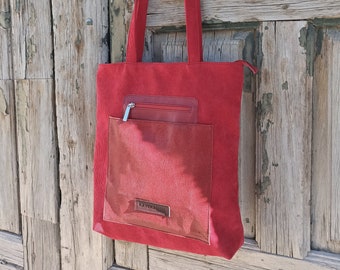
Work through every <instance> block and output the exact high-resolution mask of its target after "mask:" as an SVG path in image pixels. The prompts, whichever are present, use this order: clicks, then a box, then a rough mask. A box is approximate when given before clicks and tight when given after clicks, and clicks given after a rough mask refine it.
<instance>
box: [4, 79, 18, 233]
mask: <svg viewBox="0 0 340 270" xmlns="http://www.w3.org/2000/svg"><path fill="white" fill-rule="evenodd" d="M14 103H15V102H14V87H13V81H12V80H0V153H1V154H0V186H1V188H0V230H6V231H10V232H14V233H17V234H18V233H20V232H21V229H20V215H19V201H18V198H19V194H18V192H19V187H18V186H19V185H18V174H17V163H16V160H17V154H16V132H15V104H14Z"/></svg>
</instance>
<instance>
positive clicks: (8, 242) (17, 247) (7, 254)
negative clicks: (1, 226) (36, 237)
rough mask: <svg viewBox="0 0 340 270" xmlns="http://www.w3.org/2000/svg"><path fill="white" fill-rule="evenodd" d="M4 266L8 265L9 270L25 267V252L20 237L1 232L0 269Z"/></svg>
mask: <svg viewBox="0 0 340 270" xmlns="http://www.w3.org/2000/svg"><path fill="white" fill-rule="evenodd" d="M3 265H4V266H6V265H7V266H8V267H9V269H18V268H20V267H21V268H23V267H24V250H23V245H22V238H21V236H20V235H16V234H12V233H8V232H3V231H0V269H2V266H3ZM10 267H11V268H10Z"/></svg>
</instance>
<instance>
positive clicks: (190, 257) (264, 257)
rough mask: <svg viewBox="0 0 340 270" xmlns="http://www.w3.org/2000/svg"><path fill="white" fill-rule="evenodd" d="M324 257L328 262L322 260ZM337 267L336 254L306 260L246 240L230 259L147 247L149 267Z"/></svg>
mask: <svg viewBox="0 0 340 270" xmlns="http://www.w3.org/2000/svg"><path fill="white" fill-rule="evenodd" d="M325 261H328V262H329V263H325ZM339 268H340V256H339V255H332V254H325V253H322V252H311V253H310V254H309V255H308V257H307V258H306V260H297V259H292V258H288V257H284V256H275V255H272V254H268V253H263V252H261V251H260V250H259V249H258V248H257V247H256V243H254V242H252V241H246V243H245V244H244V245H243V247H242V248H241V249H240V250H239V251H238V252H237V253H236V254H235V256H234V257H233V259H231V260H229V261H228V260H225V259H223V258H219V257H211V256H201V255H195V254H190V253H184V252H178V251H169V250H164V249H154V248H150V270H163V269H164V270H177V269H187V270H191V269H192V270H198V269H202V270H203V269H218V270H220V269H221V270H222V269H223V270H228V269H230V270H267V269H270V270H283V269H284V270H286V269H287V270H288V269H309V270H331V269H332V270H336V269H339Z"/></svg>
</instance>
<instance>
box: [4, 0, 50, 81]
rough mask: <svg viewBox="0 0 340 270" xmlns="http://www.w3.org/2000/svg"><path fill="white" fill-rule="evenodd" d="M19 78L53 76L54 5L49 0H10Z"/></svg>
mask: <svg viewBox="0 0 340 270" xmlns="http://www.w3.org/2000/svg"><path fill="white" fill-rule="evenodd" d="M10 2H11V7H12V8H11V22H12V25H13V26H14V27H12V49H13V63H15V64H14V65H13V71H14V78H15V79H28V78H38V79H40V78H43V79H48V78H52V76H53V46H52V33H51V29H52V28H51V23H52V18H51V7H50V2H49V1H39V2H38V1H34V0H24V1H17V0H10Z"/></svg>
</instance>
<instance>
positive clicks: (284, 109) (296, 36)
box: [256, 21, 312, 258]
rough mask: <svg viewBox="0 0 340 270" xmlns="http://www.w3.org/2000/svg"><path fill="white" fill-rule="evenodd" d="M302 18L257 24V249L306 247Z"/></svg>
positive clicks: (307, 81)
mask: <svg viewBox="0 0 340 270" xmlns="http://www.w3.org/2000/svg"><path fill="white" fill-rule="evenodd" d="M306 28H307V24H306V22H304V21H298V22H269V23H263V25H262V27H261V34H262V35H263V37H262V52H263V59H262V66H261V73H260V85H259V89H258V95H257V98H258V100H257V133H258V148H257V155H258V156H257V168H256V171H257V225H256V228H257V230H256V239H257V241H258V243H259V246H260V248H261V250H263V251H266V252H270V253H274V254H275V253H276V254H280V255H285V256H290V257H295V258H303V257H305V256H306V255H307V253H308V251H309V250H310V178H311V165H310V163H311V160H310V159H311V120H312V119H311V77H310V76H309V75H308V74H307V73H306V63H307V59H306V57H307V56H306V49H305V47H304V46H303V44H304V42H303V41H304V40H305V39H306V35H305V33H306V31H305V30H306Z"/></svg>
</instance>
